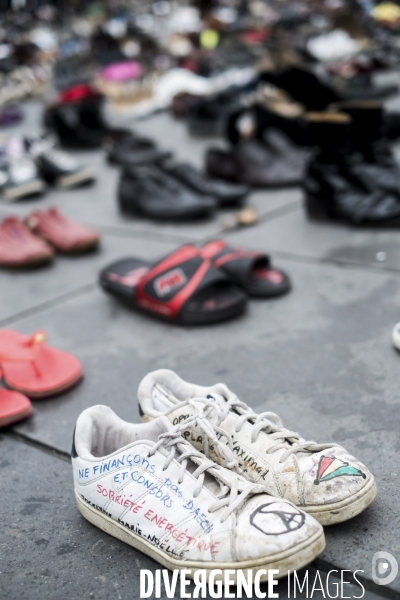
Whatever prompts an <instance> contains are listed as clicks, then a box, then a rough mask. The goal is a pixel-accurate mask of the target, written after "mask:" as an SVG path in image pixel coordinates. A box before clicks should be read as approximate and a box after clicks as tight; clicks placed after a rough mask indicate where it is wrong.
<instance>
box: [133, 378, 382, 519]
mask: <svg viewBox="0 0 400 600" xmlns="http://www.w3.org/2000/svg"><path fill="white" fill-rule="evenodd" d="M138 398H139V406H140V411H141V415H142V419H143V420H144V421H149V420H151V419H154V418H156V417H158V416H160V415H165V416H166V417H168V419H169V420H170V421H171V423H172V424H176V423H182V422H184V421H185V420H186V419H187V418H188V417H189V416H190V415H193V414H194V413H195V412H196V410H197V411H205V414H206V415H207V418H208V419H209V421H210V423H213V424H215V425H217V426H219V427H220V428H221V429H222V430H224V431H225V432H226V433H227V434H228V436H230V437H231V440H232V444H233V452H234V454H235V456H236V458H237V459H238V461H239V465H240V466H241V468H242V470H243V475H244V476H245V477H246V478H247V479H248V480H249V481H252V482H254V483H259V484H262V485H263V486H264V487H265V489H266V490H267V492H268V493H269V494H271V495H273V496H277V497H280V498H285V499H286V500H290V501H291V502H293V504H295V505H296V506H300V507H301V508H302V509H303V510H305V511H306V512H307V513H309V514H311V515H313V516H314V517H315V518H316V519H318V521H319V522H320V523H321V524H322V525H331V524H333V523H340V522H342V521H346V520H347V519H350V518H352V517H354V516H355V515H358V514H359V513H360V512H362V511H363V510H364V509H365V508H367V506H369V505H370V504H371V502H372V501H373V500H374V498H375V496H376V484H375V480H374V477H373V475H372V474H371V473H370V472H369V471H368V469H367V468H366V467H365V466H364V465H363V464H362V463H360V462H359V461H358V460H357V459H356V458H354V457H353V456H351V455H350V454H348V453H347V452H346V450H345V449H344V448H342V447H341V446H338V445H336V444H316V443H315V442H308V441H305V440H304V439H303V438H301V437H300V435H299V434H298V433H295V432H292V431H289V430H288V429H284V428H283V425H282V422H281V420H280V418H279V417H278V415H275V414H274V413H270V412H264V413H261V414H259V415H257V414H256V413H254V412H253V410H252V409H251V408H249V407H248V406H247V405H246V404H245V403H244V402H241V401H239V400H238V398H237V397H236V395H235V394H234V393H233V392H231V391H230V390H229V389H228V388H227V387H226V385H224V384H222V383H218V384H216V385H213V386H211V387H203V386H199V385H194V384H191V383H187V382H186V381H183V380H182V379H181V378H180V377H179V376H178V375H177V374H176V373H174V372H173V371H169V370H167V369H160V370H159V371H154V372H153V373H149V375H147V376H146V377H145V378H144V379H143V380H142V382H141V384H140V386H139V391H138ZM183 436H184V437H185V439H187V440H188V441H190V442H191V443H192V445H193V446H194V447H195V448H196V449H198V450H200V451H201V452H204V453H205V454H206V455H207V456H208V457H209V458H211V459H212V460H214V461H215V462H217V463H218V464H222V465H224V462H223V460H222V459H221V457H220V456H219V455H218V454H217V453H216V452H215V451H214V449H213V446H212V444H209V443H208V441H207V440H206V439H205V436H204V435H202V434H201V433H199V432H198V431H196V430H195V429H193V428H189V427H188V428H186V431H183Z"/></svg>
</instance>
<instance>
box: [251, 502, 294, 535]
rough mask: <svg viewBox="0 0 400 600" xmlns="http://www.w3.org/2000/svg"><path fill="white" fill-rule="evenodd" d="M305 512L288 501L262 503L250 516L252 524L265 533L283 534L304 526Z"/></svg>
mask: <svg viewBox="0 0 400 600" xmlns="http://www.w3.org/2000/svg"><path fill="white" fill-rule="evenodd" d="M305 518H306V516H305V514H304V513H302V512H300V511H299V510H297V508H296V507H294V506H292V505H291V504H287V503H286V502H271V503H270V504H262V505H261V506H259V507H258V508H257V509H256V510H255V511H254V512H253V513H252V514H251V516H250V524H251V525H253V527H256V528H257V529H258V530H259V531H261V533H264V534H265V535H283V534H284V533H290V532H291V531H296V530H297V529H300V527H303V525H304V521H305Z"/></svg>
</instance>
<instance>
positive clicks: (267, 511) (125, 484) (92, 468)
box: [72, 406, 325, 580]
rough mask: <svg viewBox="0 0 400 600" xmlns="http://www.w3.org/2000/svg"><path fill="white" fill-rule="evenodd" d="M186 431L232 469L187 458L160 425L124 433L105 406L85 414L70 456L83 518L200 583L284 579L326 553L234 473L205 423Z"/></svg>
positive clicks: (304, 528)
mask: <svg viewBox="0 0 400 600" xmlns="http://www.w3.org/2000/svg"><path fill="white" fill-rule="evenodd" d="M187 424H188V425H191V426H193V427H194V428H197V429H199V430H201V431H203V433H205V434H206V435H207V436H208V437H209V438H210V439H211V440H212V443H213V447H214V451H215V452H219V453H220V455H221V457H223V458H224V460H225V461H226V462H227V464H229V466H230V468H231V470H228V469H225V468H223V467H220V466H218V465H216V464H215V463H214V462H212V461H210V460H208V459H207V458H206V457H205V456H204V455H203V454H201V453H200V452H198V451H197V450H195V449H194V448H193V446H192V445H191V444H189V443H188V442H187V441H185V440H184V439H183V438H182V437H181V435H180V431H179V427H173V426H172V425H171V423H170V422H169V421H168V419H167V418H165V417H159V418H158V419H155V420H153V421H152V422H149V423H141V424H131V423H127V422H125V421H122V420H121V419H120V418H119V417H117V415H116V414H115V413H114V412H113V411H112V410H111V409H110V408H108V407H107V406H93V407H92V408H89V409H87V410H85V411H83V413H82V414H81V415H80V416H79V418H78V421H77V424H76V429H75V434H74V443H73V448H72V465H73V471H74V483H75V495H76V502H77V505H78V509H79V510H80V512H81V513H82V515H83V516H84V517H85V518H86V519H87V520H88V521H90V522H91V523H93V524H94V525H96V526H97V527H99V528H100V529H102V530H103V531H106V532H107V533H109V534H110V535H113V536H114V537H116V538H118V539H120V540H122V541H124V542H126V543H127V544H130V545H131V546H133V547H134V548H137V549H138V550H140V551H142V552H144V553H145V554H148V555H149V556H151V557H152V558H154V560H156V561H158V562H159V563H161V564H162V565H164V566H165V567H167V568H168V569H181V568H185V569H192V572H191V575H189V577H192V578H193V575H194V571H195V570H196V569H205V570H206V571H207V576H208V574H209V571H210V570H212V569H221V570H222V571H224V570H225V569H233V570H234V571H235V576H236V570H237V569H252V570H253V577H254V576H255V574H256V571H257V570H258V569H262V568H264V569H266V570H268V569H279V577H283V576H285V575H286V574H287V572H288V571H292V570H294V569H299V568H301V567H303V566H304V565H306V564H308V563H309V562H310V561H312V560H313V559H314V558H315V557H316V556H317V555H318V554H319V553H320V552H321V551H322V550H323V549H324V546H325V540H324V533H323V529H322V527H321V525H320V524H319V523H318V522H317V521H316V520H315V519H313V518H312V517H311V516H310V515H307V514H305V513H304V512H302V511H301V510H299V509H298V508H296V507H295V506H293V504H291V503H290V502H288V501H286V500H281V499H277V498H272V497H271V496H269V495H268V494H266V493H265V489H264V488H263V487H262V486H259V485H256V484H253V483H249V482H248V481H247V480H246V479H245V478H243V477H241V476H240V475H238V474H237V473H235V469H237V468H238V467H237V461H236V459H235V458H234V455H233V454H232V452H231V451H230V449H229V447H228V446H227V445H225V444H223V443H221V442H219V441H218V439H217V437H216V436H215V434H214V430H213V428H212V427H211V426H210V424H209V423H208V421H207V420H203V421H202V420H201V417H198V416H195V417H192V418H190V419H189V421H188V422H187ZM185 425H186V424H185ZM222 577H223V574H222V575H221V577H220V578H222ZM217 579H218V577H217ZM266 579H267V575H264V576H262V577H261V580H266Z"/></svg>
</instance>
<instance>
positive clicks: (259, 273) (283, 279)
mask: <svg viewBox="0 0 400 600" xmlns="http://www.w3.org/2000/svg"><path fill="white" fill-rule="evenodd" d="M200 254H201V256H202V257H203V258H204V259H206V260H211V261H212V264H213V265H214V267H216V268H218V269H221V270H222V271H223V272H224V273H225V274H226V275H228V277H229V278H230V279H231V281H233V282H234V283H236V284H237V285H239V286H241V287H242V288H243V289H244V290H245V291H246V292H247V293H248V295H249V296H256V297H259V298H273V297H276V296H282V295H283V294H286V293H287V292H288V291H289V290H290V287H291V285H290V279H289V277H288V276H287V275H286V273H284V272H283V271H281V270H278V269H274V268H273V267H272V266H271V260H270V257H269V256H268V255H266V254H262V253H260V252H247V251H246V250H242V249H241V248H236V247H233V246H229V245H228V244H227V243H226V242H224V241H223V240H214V241H212V242H208V243H207V244H204V246H202V247H201V249H200Z"/></svg>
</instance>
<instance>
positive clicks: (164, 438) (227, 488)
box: [148, 414, 265, 523]
mask: <svg viewBox="0 0 400 600" xmlns="http://www.w3.org/2000/svg"><path fill="white" fill-rule="evenodd" d="M191 426H194V427H197V428H200V429H201V430H202V431H203V432H204V433H205V438H206V439H207V437H210V439H212V441H213V442H214V444H215V448H216V451H217V452H218V453H220V454H221V456H222V457H223V458H225V459H226V460H227V462H228V464H230V465H231V467H230V468H233V469H236V468H238V462H237V460H236V459H235V458H234V456H233V454H232V452H231V449H230V448H229V446H226V445H224V444H223V443H221V442H220V441H219V440H218V438H217V437H216V435H215V431H218V432H220V433H222V434H223V435H224V436H226V433H225V432H224V431H223V430H221V429H220V428H218V427H214V426H212V425H211V424H210V423H209V421H207V418H206V416H205V415H201V414H196V415H193V416H192V417H189V418H188V419H186V420H185V421H184V422H182V423H180V424H179V425H177V426H175V428H174V429H173V430H172V431H168V432H166V433H162V434H161V435H160V436H159V438H158V441H157V442H156V443H155V445H154V446H153V448H152V449H151V450H150V451H149V453H148V456H152V455H153V454H155V452H157V450H158V449H159V448H160V447H163V448H165V449H167V450H169V454H168V456H167V457H166V459H165V462H164V466H163V471H164V470H166V469H167V468H168V466H169V465H170V463H171V461H172V460H173V459H176V460H177V461H178V462H179V463H180V464H181V470H180V474H179V477H178V484H181V483H182V482H183V477H184V474H185V471H186V469H187V466H188V460H189V459H195V460H194V462H195V464H197V463H200V464H199V466H198V467H197V469H196V470H195V471H193V472H191V475H192V476H193V477H194V478H195V479H197V480H198V484H197V486H196V487H195V489H194V491H193V497H194V498H197V496H198V495H199V494H200V492H201V490H202V488H203V486H204V478H205V474H206V473H207V472H208V473H209V475H211V476H212V477H213V478H214V479H215V480H216V481H217V482H218V483H219V485H220V491H219V493H218V494H217V495H216V497H217V498H218V500H217V501H216V502H214V503H213V504H211V505H210V506H209V508H208V512H210V513H213V512H215V511H217V510H219V509H221V508H225V509H226V510H225V511H223V513H221V516H220V522H221V523H223V522H224V521H225V520H226V519H227V518H228V517H229V516H230V515H231V514H232V513H235V512H236V511H237V510H238V509H239V508H241V507H242V506H243V504H244V502H245V501H246V500H247V499H248V497H249V496H252V495H254V494H259V493H265V489H263V488H262V487H261V486H259V485H257V484H252V483H251V484H247V482H243V480H241V479H239V478H234V479H233V482H232V483H230V484H229V485H227V484H226V483H223V482H222V481H221V480H220V479H219V478H218V470H220V469H221V467H219V466H218V465H216V464H215V463H213V462H212V461H211V460H209V459H208V458H206V457H205V456H204V455H203V454H201V453H200V452H198V451H197V450H196V449H195V448H193V446H191V445H190V444H189V442H187V441H186V440H185V439H184V438H183V437H182V435H181V431H182V430H184V429H186V428H187V427H191ZM228 439H229V438H228ZM229 441H230V445H231V444H232V441H231V440H229ZM239 484H242V485H241V487H242V489H241V490H239Z"/></svg>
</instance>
